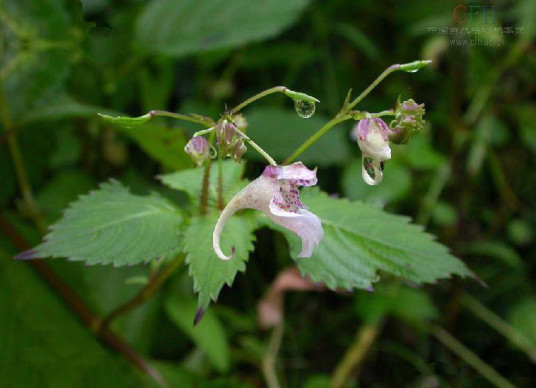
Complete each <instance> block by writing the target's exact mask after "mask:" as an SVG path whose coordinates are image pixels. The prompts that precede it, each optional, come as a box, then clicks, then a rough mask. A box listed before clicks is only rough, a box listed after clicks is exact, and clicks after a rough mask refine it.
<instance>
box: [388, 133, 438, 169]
mask: <svg viewBox="0 0 536 388" xmlns="http://www.w3.org/2000/svg"><path fill="white" fill-rule="evenodd" d="M395 158H401V159H402V160H404V161H405V162H406V163H407V164H409V165H410V166H411V167H412V168H414V169H416V170H434V169H436V168H438V167H439V166H440V165H442V164H444V163H445V160H446V159H445V157H444V156H443V155H441V154H440V153H439V152H437V151H436V150H435V149H434V148H433V147H432V144H431V141H430V138H429V136H427V135H426V134H425V133H422V132H421V133H420V134H419V136H414V137H413V138H412V139H411V141H410V142H409V143H408V144H406V145H403V146H393V159H395Z"/></svg>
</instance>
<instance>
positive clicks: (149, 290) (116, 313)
mask: <svg viewBox="0 0 536 388" xmlns="http://www.w3.org/2000/svg"><path fill="white" fill-rule="evenodd" d="M184 259H185V256H184V255H182V254H181V255H180V256H178V257H177V258H176V259H175V260H173V261H171V262H170V263H169V264H168V265H167V266H166V267H165V268H164V269H163V270H161V271H159V272H156V273H155V274H153V275H152V276H151V277H150V278H149V281H148V282H147V284H145V286H144V287H143V288H142V289H141V291H140V292H139V293H137V294H136V296H134V297H133V298H132V299H130V300H129V301H128V302H126V303H124V304H122V305H121V306H119V307H117V308H116V309H114V310H113V311H112V312H111V313H110V314H108V316H106V317H105V318H104V319H103V320H102V321H101V322H100V323H98V324H97V328H96V331H97V332H101V331H102V330H107V329H108V328H109V327H110V325H111V324H112V322H113V321H114V320H115V319H116V318H118V317H120V316H121V315H124V314H126V313H128V312H129V311H131V310H133V309H135V308H136V307H138V306H141V305H142V304H144V303H145V302H146V301H147V300H149V299H150V298H151V297H152V296H153V295H154V294H155V293H156V292H157V291H158V290H159V289H160V287H161V286H162V284H164V282H165V281H166V280H167V279H168V278H169V277H170V276H171V275H173V274H174V273H175V271H176V270H177V269H178V268H179V267H180V266H181V265H182V263H183V262H184Z"/></svg>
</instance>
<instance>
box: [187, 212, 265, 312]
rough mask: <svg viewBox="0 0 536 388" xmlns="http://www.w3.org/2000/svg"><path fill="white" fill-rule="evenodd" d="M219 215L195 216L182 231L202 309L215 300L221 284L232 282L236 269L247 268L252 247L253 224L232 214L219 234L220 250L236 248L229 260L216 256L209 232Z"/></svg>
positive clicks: (191, 273) (191, 274)
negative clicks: (183, 231) (184, 230)
mask: <svg viewBox="0 0 536 388" xmlns="http://www.w3.org/2000/svg"><path fill="white" fill-rule="evenodd" d="M217 220H218V217H217V215H216V214H211V215H208V216H206V217H194V218H193V219H192V222H191V224H190V226H189V227H188V229H187V230H186V232H185V235H184V243H185V247H184V249H185V252H186V253H187V255H188V256H187V257H186V262H187V263H188V264H189V266H190V267H189V268H190V270H189V272H190V276H192V278H193V279H194V290H195V291H196V292H198V293H199V300H198V305H199V307H200V308H202V309H205V308H207V307H208V305H209V304H210V301H211V300H214V301H215V300H216V299H217V298H218V295H219V293H220V290H221V289H222V287H223V285H224V284H227V285H229V286H231V285H232V283H233V280H234V277H235V275H236V273H237V272H238V271H242V272H243V271H244V270H245V269H246V261H247V260H248V257H249V251H251V250H253V241H254V240H255V236H254V235H253V230H252V229H253V225H252V223H250V221H249V220H248V219H247V218H245V217H241V216H233V217H231V218H230V219H229V221H228V222H227V225H225V229H224V230H223V233H222V235H221V247H222V250H223V252H225V253H229V252H231V246H234V247H235V249H236V251H235V254H234V257H233V258H232V259H231V260H229V261H224V260H221V259H219V258H218V256H216V254H215V253H214V249H213V247H212V244H211V242H212V232H213V231H214V226H215V225H216V221H217Z"/></svg>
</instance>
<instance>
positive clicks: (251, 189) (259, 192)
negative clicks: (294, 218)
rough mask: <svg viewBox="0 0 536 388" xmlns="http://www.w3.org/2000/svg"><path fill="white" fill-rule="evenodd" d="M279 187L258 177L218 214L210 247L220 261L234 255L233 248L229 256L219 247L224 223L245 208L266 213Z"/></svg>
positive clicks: (268, 179) (272, 181) (275, 183)
mask: <svg viewBox="0 0 536 388" xmlns="http://www.w3.org/2000/svg"><path fill="white" fill-rule="evenodd" d="M277 187H279V185H278V184H277V181H276V180H275V179H270V178H266V177H264V176H262V175H261V176H260V177H259V178H257V179H255V180H254V181H253V182H251V183H250V184H249V185H247V186H246V187H244V188H243V189H242V190H241V191H240V192H239V193H238V194H236V195H235V196H234V197H233V199H231V201H229V203H228V204H227V206H225V209H223V211H222V212H221V214H220V218H218V222H217V223H216V226H215V227H214V232H213V233H212V246H213V248H214V252H215V253H216V255H217V256H218V257H219V258H220V259H222V260H231V259H232V258H233V255H234V247H232V248H231V250H232V251H231V254H230V255H229V256H227V255H225V254H224V253H223V252H222V250H221V246H220V236H221V233H222V231H223V228H224V227H225V223H226V222H227V220H228V219H229V217H231V216H232V215H233V214H235V213H236V212H237V211H239V210H241V209H245V208H250V209H257V210H261V211H264V212H268V204H269V203H270V201H271V200H272V198H273V196H274V192H275V190H276V188H277Z"/></svg>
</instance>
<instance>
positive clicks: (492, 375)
mask: <svg viewBox="0 0 536 388" xmlns="http://www.w3.org/2000/svg"><path fill="white" fill-rule="evenodd" d="M426 327H427V330H428V331H429V332H430V333H431V334H432V335H433V336H434V337H436V338H437V339H438V340H439V342H441V343H442V344H443V345H445V346H446V347H447V348H449V349H450V350H451V351H452V352H453V353H455V354H456V355H457V356H458V357H460V358H461V359H462V360H463V361H464V362H465V363H467V364H468V365H470V366H472V367H473V368H474V369H475V370H476V371H477V372H478V373H480V374H481V375H482V376H483V377H484V378H486V379H487V380H488V381H489V382H490V383H491V384H493V385H494V386H496V387H499V388H515V386H514V385H513V384H512V383H511V382H509V381H508V380H506V379H505V378H504V377H503V376H501V375H500V374H499V373H498V372H497V371H496V370H495V369H493V368H492V367H491V366H489V365H488V364H487V363H486V362H484V361H483V360H482V359H481V358H480V357H478V356H477V355H476V354H475V353H473V352H472V351H471V350H470V349H468V348H467V347H466V346H465V345H464V344H462V343H461V342H460V341H458V340H457V339H456V338H454V337H453V336H452V335H451V334H450V333H448V332H447V331H446V330H445V329H443V328H442V327H440V326H437V325H434V324H427V326H426Z"/></svg>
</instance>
